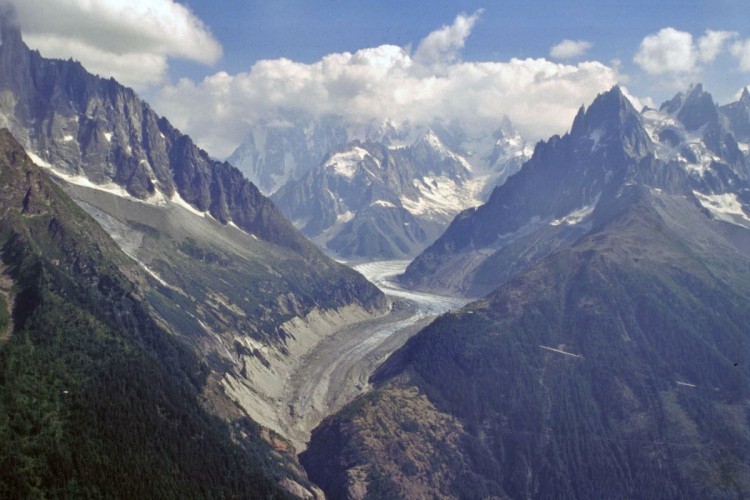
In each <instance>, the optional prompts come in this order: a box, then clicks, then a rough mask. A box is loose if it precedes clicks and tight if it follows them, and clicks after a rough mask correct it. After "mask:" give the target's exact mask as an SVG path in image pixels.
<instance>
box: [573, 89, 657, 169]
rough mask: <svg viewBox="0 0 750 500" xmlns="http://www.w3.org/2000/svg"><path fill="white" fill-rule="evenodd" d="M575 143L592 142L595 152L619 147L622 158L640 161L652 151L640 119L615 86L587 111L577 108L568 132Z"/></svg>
mask: <svg viewBox="0 0 750 500" xmlns="http://www.w3.org/2000/svg"><path fill="white" fill-rule="evenodd" d="M570 135H571V137H573V138H575V139H577V140H581V139H583V140H588V141H592V142H593V146H592V149H593V150H597V149H600V148H602V147H603V146H605V145H606V144H609V143H613V144H615V145H617V146H618V147H619V145H620V144H621V145H622V147H623V148H624V151H625V152H626V154H628V155H630V156H633V157H636V158H642V157H644V156H646V155H648V154H649V153H650V152H651V151H652V150H653V144H652V143H651V140H650V139H649V136H648V134H647V133H646V130H645V129H644V127H643V123H642V120H641V115H640V113H638V111H637V110H636V109H635V108H634V107H633V105H632V104H631V102H630V100H629V99H628V98H627V97H625V95H624V94H623V93H622V90H621V89H620V87H619V86H617V85H615V86H614V87H612V88H611V89H610V90H608V91H607V92H604V93H602V94H599V95H598V96H597V97H596V99H594V102H592V103H591V106H589V108H588V109H586V108H585V106H581V108H580V109H579V110H578V114H577V115H576V117H575V119H574V121H573V126H572V128H571V131H570Z"/></svg>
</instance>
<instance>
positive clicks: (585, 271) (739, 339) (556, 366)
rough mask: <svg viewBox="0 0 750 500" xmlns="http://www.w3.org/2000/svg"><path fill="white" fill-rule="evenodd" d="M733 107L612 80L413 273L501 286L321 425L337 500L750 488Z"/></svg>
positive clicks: (712, 493)
mask: <svg viewBox="0 0 750 500" xmlns="http://www.w3.org/2000/svg"><path fill="white" fill-rule="evenodd" d="M709 104H710V105H709ZM725 109H726V108H722V109H719V108H717V107H716V105H715V104H713V102H712V100H711V98H710V96H707V94H705V92H704V91H703V90H702V88H701V87H700V86H696V87H693V88H691V90H690V91H689V92H688V93H686V94H681V95H679V96H678V97H677V98H676V99H675V100H673V101H670V102H669V103H667V104H665V106H663V107H662V109H661V110H659V111H656V110H645V111H644V112H643V113H639V112H637V111H636V110H635V109H633V108H632V106H631V105H630V103H629V102H628V100H627V99H626V98H625V97H624V96H623V95H622V93H621V91H620V90H619V89H618V88H613V89H612V90H610V91H609V92H607V93H605V94H602V95H600V96H599V97H598V98H597V99H596V100H595V101H594V103H592V104H591V106H590V107H589V108H588V109H587V110H585V109H582V110H581V112H580V113H579V114H578V116H577V117H576V119H575V122H574V124H573V127H572V129H571V132H570V133H569V134H566V135H565V136H564V137H553V138H552V139H550V140H549V141H547V142H543V143H540V144H539V145H538V146H537V148H536V150H535V152H534V156H533V158H532V159H531V160H530V161H529V162H528V163H527V164H526V165H525V166H524V167H523V168H522V170H521V171H520V173H518V174H517V175H515V176H514V177H511V178H510V179H509V180H508V181H507V182H506V183H505V184H504V185H503V186H501V187H499V188H497V189H496V190H495V192H494V193H493V195H492V197H491V198H490V200H489V201H488V203H487V204H486V205H484V206H482V207H480V208H478V209H476V210H470V211H467V212H465V213H464V214H462V215H460V216H458V217H457V218H456V220H455V221H454V222H453V223H452V224H451V227H450V228H449V230H448V231H447V232H446V234H445V235H444V236H443V237H441V238H440V239H439V240H438V242H437V243H436V244H435V245H434V246H433V247H432V248H431V249H430V250H428V251H427V252H425V254H423V255H422V256H421V257H420V258H419V259H417V260H416V261H415V262H414V264H413V267H412V268H410V270H408V271H407V275H406V278H407V279H413V280H415V281H414V282H415V283H422V284H424V283H434V282H430V281H429V280H428V279H427V277H429V276H430V275H431V274H441V275H442V276H447V275H448V274H450V273H455V272H456V270H457V269H465V268H466V267H473V269H474V272H473V274H472V273H467V274H466V276H470V278H469V280H468V281H466V282H464V283H463V286H476V285H477V283H481V284H482V285H484V286H486V287H494V289H493V290H492V291H491V292H490V293H489V294H488V295H486V297H485V298H483V299H481V300H479V301H476V302H474V303H472V304H470V305H468V306H466V307H465V308H463V309H461V310H458V311H454V312H451V313H448V314H446V315H443V316H442V317H440V318H438V319H437V320H436V321H435V322H433V323H432V324H431V325H430V326H428V327H427V328H425V329H424V330H422V331H421V332H420V333H418V334H417V335H416V336H414V337H413V338H412V339H411V340H409V341H408V342H407V344H406V345H405V346H404V347H403V348H402V349H400V350H399V351H397V352H396V353H394V354H393V355H392V356H391V357H390V358H389V359H388V360H387V361H386V362H385V363H384V364H383V365H382V366H381V368H380V369H379V371H378V372H377V373H376V374H375V375H374V376H373V378H372V379H371V381H370V382H371V383H372V384H373V385H374V387H375V389H374V390H373V391H372V392H371V393H370V394H368V395H366V396H364V397H362V398H360V399H358V400H356V401H354V402H353V403H351V404H350V405H349V406H348V407H346V408H344V409H343V410H342V411H341V412H340V413H338V414H337V415H335V416H333V417H330V418H329V419H327V420H325V421H324V422H323V424H322V425H321V426H320V427H319V428H318V429H317V430H316V431H315V432H314V433H313V438H312V441H311V443H310V445H309V447H308V449H307V450H306V451H305V452H304V454H303V455H302V462H303V464H304V465H305V467H306V468H307V470H308V473H309V474H310V477H311V478H312V479H313V480H314V481H315V482H316V483H317V484H319V485H320V486H321V487H322V488H323V489H324V490H325V491H326V493H327V494H328V495H329V496H330V497H332V498H363V497H372V498H381V497H450V498H489V497H492V498H530V497H533V498H612V497H628V498H744V497H747V496H748V495H750V480H748V478H750V461H748V450H750V335H748V326H747V325H748V321H750V252H749V249H750V244H749V242H750V229H749V228H750V211H748V210H747V208H746V207H747V204H748V202H749V201H750V199H749V198H748V189H747V188H748V184H747V179H748V170H747V163H746V158H745V156H744V154H743V153H742V151H743V148H746V146H745V145H744V144H743V143H742V142H739V143H738V142H737V140H736V139H735V138H734V135H733V134H732V133H731V131H730V128H729V127H730V126H729V124H728V123H729V121H728V120H727V118H726V115H724V114H723V113H724V111H723V110H725ZM735 120H738V118H737V117H735ZM745 150H746V149H745ZM482 248H483V249H485V252H484V255H488V254H490V252H489V251H486V250H488V249H489V250H492V249H494V250H495V251H496V253H495V254H492V255H491V256H490V257H489V258H487V259H485V260H484V261H481V262H478V261H477V260H478V259H479V256H480V254H479V253H477V254H474V255H473V256H471V257H472V258H474V260H473V261H472V259H471V258H464V259H463V260H462V261H459V260H458V259H459V257H458V256H459V255H461V253H462V252H463V254H464V257H466V255H467V254H468V253H469V252H470V251H471V250H470V249H482ZM462 266H463V267H462ZM480 280H484V281H480ZM466 283H469V285H466ZM497 284H500V286H499V287H498V286H496V285H497ZM454 286H455V283H454Z"/></svg>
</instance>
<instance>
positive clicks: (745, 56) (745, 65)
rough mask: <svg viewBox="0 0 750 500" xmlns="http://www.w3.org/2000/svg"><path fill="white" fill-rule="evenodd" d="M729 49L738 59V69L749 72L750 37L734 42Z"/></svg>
mask: <svg viewBox="0 0 750 500" xmlns="http://www.w3.org/2000/svg"><path fill="white" fill-rule="evenodd" d="M730 51H731V53H732V55H733V56H734V57H736V58H737V59H738V61H739V63H740V71H743V72H750V39H747V40H739V41H736V42H734V43H733V44H732V47H731V49H730Z"/></svg>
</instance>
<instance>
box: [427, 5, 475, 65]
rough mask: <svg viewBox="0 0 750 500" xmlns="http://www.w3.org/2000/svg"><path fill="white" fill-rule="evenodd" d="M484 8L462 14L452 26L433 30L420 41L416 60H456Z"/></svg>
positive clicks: (433, 61)
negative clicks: (468, 14) (469, 13)
mask: <svg viewBox="0 0 750 500" xmlns="http://www.w3.org/2000/svg"><path fill="white" fill-rule="evenodd" d="M481 14H482V10H481V9H480V10H478V11H476V12H475V13H474V14H472V15H470V16H467V15H466V14H460V15H459V16H458V17H457V18H456V20H455V21H454V22H453V24H452V25H450V26H443V27H442V28H440V29H439V30H436V31H433V32H432V33H430V34H429V35H427V37H426V38H425V39H424V40H422V41H421V42H420V43H419V46H417V50H416V52H414V60H415V61H418V62H419V63H421V64H436V63H450V62H453V61H455V60H456V58H457V57H458V53H459V51H460V50H461V49H462V48H463V46H464V43H465V42H466V39H467V38H468V36H469V34H471V30H472V28H473V27H474V24H475V23H476V22H477V20H478V19H479V16H480V15H481Z"/></svg>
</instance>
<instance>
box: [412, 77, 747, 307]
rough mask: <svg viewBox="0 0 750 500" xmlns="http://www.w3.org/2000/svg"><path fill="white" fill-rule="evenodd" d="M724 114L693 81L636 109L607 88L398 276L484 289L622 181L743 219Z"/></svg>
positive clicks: (426, 284)
mask: <svg viewBox="0 0 750 500" xmlns="http://www.w3.org/2000/svg"><path fill="white" fill-rule="evenodd" d="M706 103H710V104H711V107H710V108H707V107H706V106H707V104H706ZM736 114H737V116H740V113H739V112H737V113H736ZM683 119H684V120H685V121H686V123H687V124H685V123H683V122H682V120H683ZM725 122H726V120H724V119H720V116H719V111H718V107H717V106H716V105H715V104H714V103H713V100H712V98H711V96H710V94H707V93H705V92H704V91H703V90H702V87H701V86H695V87H693V88H692V89H691V91H690V92H688V93H687V94H686V95H683V94H679V95H678V96H676V97H675V98H674V99H672V100H671V101H669V103H666V104H665V105H664V106H662V110H661V111H653V110H647V111H645V112H644V113H639V112H638V111H636V110H635V109H634V108H633V106H632V105H631V104H630V102H629V101H628V99H627V98H626V97H625V96H624V95H623V93H622V91H621V90H620V89H619V88H617V87H614V88H613V89H611V90H610V91H608V92H606V93H604V94H601V95H600V96H598V97H597V98H596V99H595V100H594V102H593V103H592V104H591V106H590V107H589V108H588V109H585V108H583V107H582V108H581V110H580V111H579V113H578V115H577V116H576V118H575V120H574V122H573V126H572V128H571V131H570V133H568V134H565V135H564V136H563V137H558V136H554V137H552V138H551V139H549V140H548V141H546V142H544V141H543V142H540V143H539V144H537V146H536V148H535V151H534V155H533V156H532V158H531V159H530V160H529V161H528V162H526V164H525V165H524V166H523V168H522V169H521V170H520V172H519V173H517V174H516V175H514V176H513V177H511V178H510V179H508V181H507V182H506V183H505V184H503V185H502V186H499V187H498V188H496V189H495V190H494V192H493V193H492V195H491V196H490V199H489V200H488V202H487V203H486V204H484V205H482V206H480V207H478V208H476V209H469V210H466V211H464V212H462V213H461V214H459V215H458V216H457V217H456V219H455V220H454V221H453V222H452V223H451V225H450V226H449V227H448V229H447V230H446V232H445V233H444V234H443V235H442V236H441V237H440V238H439V239H438V240H437V241H436V242H435V243H434V244H433V245H432V246H430V247H429V248H427V249H426V250H425V251H424V252H423V253H422V254H421V255H420V256H418V257H417V258H416V259H415V260H414V261H413V262H412V264H411V265H410V266H409V267H408V268H407V270H406V273H405V275H404V277H403V281H404V283H406V284H408V285H410V286H414V287H418V288H434V289H441V288H443V289H450V290H454V291H458V292H460V293H465V294H468V295H481V294H483V293H487V292H488V291H490V290H492V289H494V288H495V287H496V286H497V285H499V284H500V283H502V282H503V281H505V280H506V279H508V278H509V277H511V276H513V275H514V274H516V273H517V272H518V271H519V270H522V269H524V268H525V267H527V266H529V265H531V264H533V263H535V262H536V261H538V260H539V259H541V258H543V257H544V256H546V255H547V254H549V253H550V252H552V251H554V250H555V249H557V248H560V247H565V246H568V245H570V244H572V243H573V242H575V241H576V240H577V239H578V238H580V237H581V236H583V235H584V234H586V233H587V232H588V231H590V230H591V229H592V227H593V225H592V224H596V222H597V220H598V216H601V215H604V212H603V211H602V210H598V209H597V207H599V205H600V202H601V201H603V200H606V199H608V198H609V199H611V198H613V197H616V196H617V194H618V193H619V192H621V191H622V189H624V188H625V187H626V186H628V185H630V184H636V185H643V186H648V187H649V188H653V189H660V190H664V191H667V192H670V193H681V194H683V195H685V196H688V197H689V198H691V199H694V200H695V202H696V203H698V204H702V205H701V206H703V207H704V208H706V209H707V210H708V211H710V212H711V213H712V214H714V215H715V216H716V217H719V218H725V219H726V218H727V212H729V211H732V212H733V213H735V214H736V218H733V219H732V220H733V221H734V222H736V223H737V224H740V225H743V226H744V225H745V223H746V218H747V214H748V212H747V211H746V209H742V208H741V207H742V206H744V205H743V203H745V204H748V201H750V199H748V201H744V202H743V201H741V200H745V199H747V198H746V197H747V196H748V186H749V185H748V180H750V176H749V174H750V171H748V161H747V159H746V157H745V156H743V153H742V151H741V149H740V145H739V144H738V143H737V141H736V140H735V139H734V135H733V133H732V131H731V129H730V128H728V126H725ZM698 123H700V124H701V125H700V126H699V128H698V129H694V128H693V127H694V126H695V125H696V124H698ZM743 147H744V146H743ZM718 200H727V203H731V204H732V206H733V207H734V208H732V209H729V208H728V205H726V204H724V202H723V201H718ZM730 200H731V201H730ZM735 200H736V204H735ZM602 207H603V206H602ZM732 217H734V216H732ZM730 218H731V217H730Z"/></svg>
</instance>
